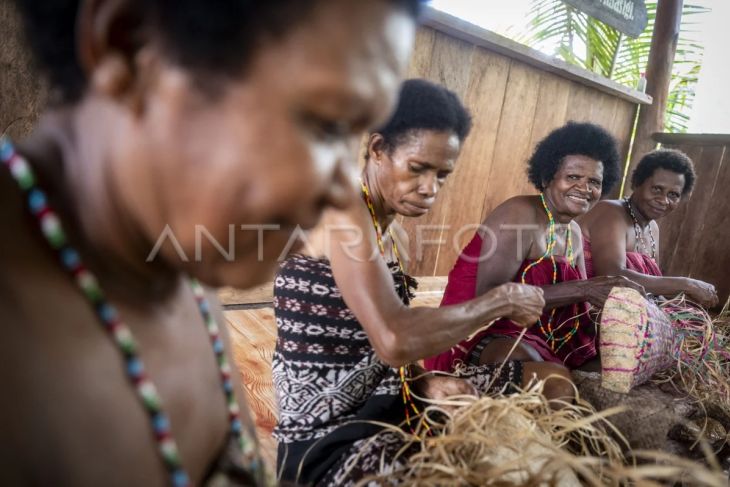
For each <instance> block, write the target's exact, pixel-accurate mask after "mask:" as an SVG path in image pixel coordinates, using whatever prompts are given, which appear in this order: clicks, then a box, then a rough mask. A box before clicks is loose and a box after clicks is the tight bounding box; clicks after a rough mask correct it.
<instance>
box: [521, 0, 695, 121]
mask: <svg viewBox="0 0 730 487" xmlns="http://www.w3.org/2000/svg"><path fill="white" fill-rule="evenodd" d="M656 7H657V0H647V2H646V8H647V14H648V19H649V23H648V25H647V27H646V29H645V30H644V32H643V33H642V34H641V35H640V36H639V37H638V38H636V39H632V38H630V37H627V36H624V35H622V34H621V33H619V32H618V31H617V30H616V29H614V28H613V27H610V26H608V25H606V24H604V23H603V22H600V21H598V20H596V19H594V18H592V17H589V16H588V15H586V14H584V13H582V12H580V11H578V10H576V9H575V8H573V7H571V6H570V5H568V4H566V3H564V2H562V1H561V0H533V5H532V8H531V10H530V14H529V16H528V22H529V27H528V31H527V34H526V35H518V36H515V38H516V40H518V41H520V42H523V43H525V44H527V45H528V46H531V47H534V48H536V49H540V50H542V51H545V50H550V49H552V50H553V51H554V52H553V54H554V55H555V56H557V57H558V58H560V59H563V60H564V61H566V62H569V63H571V64H575V65H578V66H581V67H583V68H585V69H587V70H590V71H593V72H595V73H598V74H601V75H603V76H605V77H607V78H610V79H612V80H614V81H617V82H619V83H621V84H624V85H627V86H633V87H635V86H637V85H638V83H639V79H640V77H641V74H642V72H643V71H644V70H645V69H646V64H647V61H648V59H649V50H650V48H651V36H652V31H653V28H654V20H655V18H656ZM708 11H709V10H708V9H706V8H704V7H701V6H698V5H692V4H685V5H684V7H683V13H682V25H681V29H680V35H679V40H678V43H677V53H676V56H675V60H674V66H673V69H672V79H671V83H670V93H669V97H668V100H667V112H666V115H665V116H666V118H665V126H666V127H665V129H666V130H667V131H669V132H686V131H687V124H688V122H689V113H690V110H691V108H692V101H693V100H694V94H695V92H694V88H695V86H696V84H697V78H698V75H699V72H700V68H701V66H702V52H703V48H702V46H701V45H700V44H699V43H697V42H696V41H695V40H694V39H693V33H694V31H693V27H694V25H695V22H694V19H696V15H697V14H702V13H706V12H708Z"/></svg>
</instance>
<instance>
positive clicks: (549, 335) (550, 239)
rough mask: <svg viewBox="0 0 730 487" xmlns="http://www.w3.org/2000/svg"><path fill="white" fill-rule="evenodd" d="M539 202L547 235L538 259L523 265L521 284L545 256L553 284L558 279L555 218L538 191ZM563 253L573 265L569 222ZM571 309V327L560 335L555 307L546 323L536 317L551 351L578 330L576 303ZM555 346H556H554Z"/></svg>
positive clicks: (564, 342)
mask: <svg viewBox="0 0 730 487" xmlns="http://www.w3.org/2000/svg"><path fill="white" fill-rule="evenodd" d="M540 202H541V203H542V207H543V209H544V210H545V213H546V214H547V217H548V236H547V243H546V248H545V253H544V254H542V255H541V256H540V258H539V259H537V260H536V261H535V262H532V263H530V264H528V265H527V266H525V269H524V270H523V271H522V276H521V279H520V281H521V282H522V284H526V278H527V272H528V271H529V270H530V269H532V268H533V267H535V266H537V265H538V264H540V262H542V261H543V260H545V259H546V258H550V262H551V263H552V266H553V284H556V283H557V281H558V266H557V264H556V263H555V255H554V250H555V244H556V242H557V237H556V235H555V218H554V217H553V213H552V212H551V211H550V208H548V206H547V203H546V202H545V195H544V194H543V193H540ZM565 246H566V249H565V254H566V258H567V259H568V264H570V265H571V266H573V261H574V256H573V239H572V234H571V231H570V224H569V225H568V230H567V231H566V235H565ZM573 311H574V315H575V316H576V318H575V320H574V322H573V327H572V328H571V329H570V330H568V332H567V333H565V334H564V335H563V336H561V337H556V336H555V333H556V332H557V331H558V328H556V329H555V330H553V319H554V317H555V308H553V309H552V310H551V311H550V316H548V320H547V323H546V324H545V325H544V326H543V323H542V319H541V318H538V319H537V324H538V326H539V327H540V331H541V332H542V334H543V335H545V338H546V339H547V343H548V345H550V349H551V350H552V351H553V352H557V351H558V350H560V349H561V348H562V347H563V345H565V344H566V343H568V341H569V340H570V339H571V338H573V335H575V334H576V333H577V332H578V327H579V326H580V320H579V319H578V318H577V315H578V305H577V304H574V305H573ZM556 347H557V348H556Z"/></svg>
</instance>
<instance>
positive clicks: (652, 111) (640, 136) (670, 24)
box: [625, 0, 683, 192]
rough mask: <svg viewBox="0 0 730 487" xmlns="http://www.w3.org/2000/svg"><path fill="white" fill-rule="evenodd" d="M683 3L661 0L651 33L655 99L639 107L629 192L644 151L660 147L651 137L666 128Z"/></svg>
mask: <svg viewBox="0 0 730 487" xmlns="http://www.w3.org/2000/svg"><path fill="white" fill-rule="evenodd" d="M682 3H683V0H660V1H658V2H657V12H656V20H655V22H654V33H653V34H652V37H651V50H650V51H649V62H648V63H647V66H646V92H647V94H648V95H650V96H651V97H652V98H653V100H654V101H653V103H652V104H651V105H642V106H641V108H640V109H639V120H638V122H637V125H636V136H635V138H634V146H633V149H632V151H631V164H630V165H629V170H628V172H627V173H626V177H627V181H626V189H625V192H628V191H629V181H630V177H631V172H632V171H633V170H634V167H636V164H637V163H638V162H639V160H640V159H641V157H642V156H643V155H644V154H646V153H647V152H649V151H650V150H652V149H654V148H656V142H655V141H654V140H653V139H652V138H651V136H652V134H654V133H655V132H661V131H662V130H664V113H665V112H666V109H667V97H668V96H669V81H670V80H671V78H672V64H673V63H674V54H675V52H676V51H677V40H678V39H679V24H680V21H681V20H682Z"/></svg>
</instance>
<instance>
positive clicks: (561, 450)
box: [358, 382, 727, 486]
mask: <svg viewBox="0 0 730 487" xmlns="http://www.w3.org/2000/svg"><path fill="white" fill-rule="evenodd" d="M542 386H543V383H542V382H536V383H533V384H531V386H530V387H528V388H527V389H526V390H525V391H522V392H520V393H518V394H513V395H509V396H504V395H498V396H495V397H482V398H475V397H471V396H458V397H453V398H450V399H449V400H446V401H435V402H434V404H433V405H431V406H429V407H428V408H427V413H426V416H425V418H426V421H428V423H429V425H430V429H431V430H432V431H434V432H436V434H434V435H431V436H427V435H425V434H423V433H425V428H424V426H422V425H421V427H420V429H419V430H417V431H416V434H415V435H413V434H410V433H406V432H404V431H402V430H401V429H399V428H396V427H387V426H386V431H390V432H397V434H399V435H402V436H403V438H404V447H403V449H402V450H401V451H406V450H408V449H409V448H410V447H411V446H412V445H413V444H414V443H415V444H416V445H417V446H418V449H417V452H416V453H415V454H412V455H411V456H410V457H409V458H408V460H407V461H405V462H403V461H401V462H396V461H392V460H391V461H392V463H393V464H396V463H399V464H404V465H405V466H400V467H396V468H394V469H388V472H389V473H388V474H387V475H383V476H379V477H370V478H366V479H363V480H362V481H361V482H360V483H359V484H358V485H372V484H375V485H406V486H456V485H484V486H553V485H554V486H572V485H588V486H603V485H615V486H618V485H636V486H655V485H666V482H670V483H674V482H677V481H682V482H686V484H685V485H694V486H720V485H723V486H726V485H727V480H724V479H723V476H722V473H721V471H720V470H719V466H717V464H716V462H714V461H713V462H712V463H713V464H714V465H715V467H714V470H713V469H709V468H707V467H705V466H703V465H701V464H699V463H696V462H691V461H688V460H683V459H681V458H679V457H675V456H672V455H668V454H665V453H662V452H641V453H640V454H637V457H640V458H642V459H644V461H645V462H651V463H645V464H642V465H637V464H636V463H635V462H634V457H633V456H629V457H627V456H626V455H625V454H624V453H623V452H622V450H623V449H625V448H626V446H625V443H624V444H622V443H623V442H621V441H620V440H616V439H614V438H612V437H611V436H609V435H608V434H607V433H606V430H607V429H611V428H612V426H611V425H610V424H609V423H608V422H607V421H606V419H605V418H606V417H607V416H609V415H610V414H612V413H614V412H616V411H615V410H613V411H604V412H602V413H597V412H596V411H595V410H594V409H593V408H592V407H591V406H590V405H589V404H587V403H586V402H585V401H583V400H579V401H578V403H577V404H575V405H568V404H566V405H565V407H564V408H563V409H560V410H557V411H555V410H552V409H551V408H550V406H549V405H548V402H547V400H546V399H545V398H544V396H543V395H542ZM553 404H554V403H553ZM384 426H385V425H384ZM619 436H620V435H619ZM401 460H402V459H401Z"/></svg>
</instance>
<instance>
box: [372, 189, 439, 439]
mask: <svg viewBox="0 0 730 487" xmlns="http://www.w3.org/2000/svg"><path fill="white" fill-rule="evenodd" d="M360 186H361V187H362V195H363V199H364V200H365V204H366V205H367V207H368V210H369V211H370V217H371V218H372V220H373V228H375V237H376V239H377V241H378V248H379V249H380V255H382V256H383V258H385V245H384V244H383V231H382V229H381V228H380V223H378V218H377V217H376V216H375V206H374V205H373V200H372V199H371V198H370V191H369V190H368V187H367V185H366V184H365V182H364V181H360ZM388 233H389V234H390V240H391V242H392V243H393V257H394V258H395V262H396V264H398V268H399V269H400V272H401V277H402V279H403V284H402V285H403V286H404V289H405V290H404V292H406V293H407V292H408V291H407V290H408V280H407V278H406V273H405V270H404V269H403V263H402V262H401V259H400V254H399V252H398V246H397V245H396V243H395V238H394V237H393V231H392V229H388ZM398 376H399V377H400V383H401V397H402V398H403V407H404V408H405V412H406V424H408V428H409V429H410V430H411V433H413V434H414V435H415V434H416V430H415V427H414V426H413V424H412V423H411V411H412V412H413V414H414V415H415V416H418V415H419V414H420V411H419V409H418V406H417V405H416V401H415V400H414V399H413V396H412V393H411V387H410V385H409V382H410V381H411V379H412V378H411V371H410V366H407V365H403V366H401V367H399V368H398ZM421 421H422V423H423V425H424V427H425V429H426V432H427V433H430V432H431V429H430V428H429V426H428V423H426V422H425V421H424V420H423V419H422V420H421Z"/></svg>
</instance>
